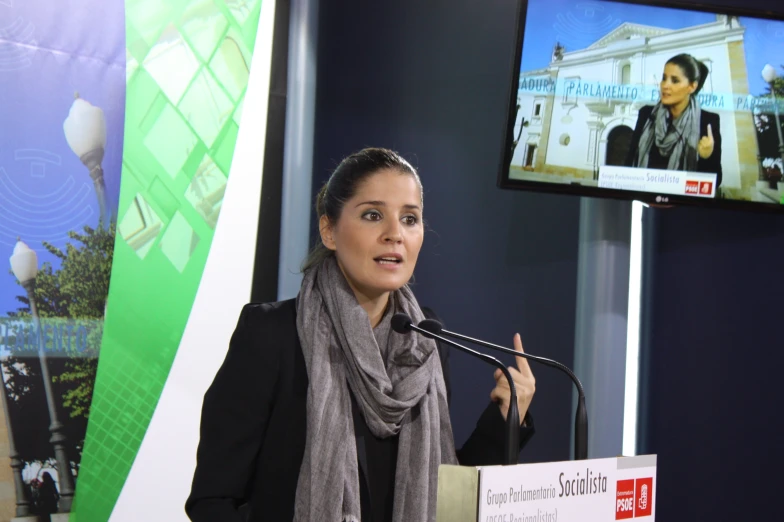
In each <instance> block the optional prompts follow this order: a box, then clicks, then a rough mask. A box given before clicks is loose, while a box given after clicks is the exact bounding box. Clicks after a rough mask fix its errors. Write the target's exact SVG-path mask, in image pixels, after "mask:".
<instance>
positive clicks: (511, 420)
mask: <svg viewBox="0 0 784 522" xmlns="http://www.w3.org/2000/svg"><path fill="white" fill-rule="evenodd" d="M407 322H408V325H405V328H406V329H407V330H414V331H416V332H419V333H421V334H422V335H424V336H425V337H428V338H430V339H435V340H437V341H441V342H442V343H444V344H448V345H449V346H454V347H455V348H457V349H458V350H460V351H462V352H465V353H467V354H470V355H473V356H474V357H478V358H479V359H482V360H483V361H485V362H488V363H490V364H492V365H494V366H497V367H498V368H500V369H501V371H502V372H504V375H505V376H506V380H507V381H508V382H509V391H510V392H511V396H510V397H509V411H508V412H507V414H506V437H505V438H504V464H517V463H518V460H519V458H518V456H519V454H520V411H519V410H518V408H517V389H516V388H515V384H514V380H513V379H512V374H511V373H509V369H508V368H507V367H506V365H505V364H504V363H502V362H501V361H499V360H498V359H496V358H495V357H493V356H491V355H487V354H484V353H481V352H477V351H476V350H472V349H471V348H468V347H466V346H463V345H462V344H458V343H456V342H454V341H452V340H451V339H447V338H446V337H442V336H440V335H438V334H435V333H433V332H431V331H429V330H425V329H424V328H420V327H419V326H416V325H415V324H413V323H411V320H410V319H408V321H407ZM393 329H395V331H397V332H399V333H402V332H401V331H400V330H398V329H397V328H395V321H394V320H393Z"/></svg>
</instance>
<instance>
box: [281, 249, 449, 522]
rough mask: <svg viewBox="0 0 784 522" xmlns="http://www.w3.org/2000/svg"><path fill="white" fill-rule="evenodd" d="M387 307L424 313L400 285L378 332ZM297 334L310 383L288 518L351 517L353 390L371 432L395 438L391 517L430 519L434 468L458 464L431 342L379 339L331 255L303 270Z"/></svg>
mask: <svg viewBox="0 0 784 522" xmlns="http://www.w3.org/2000/svg"><path fill="white" fill-rule="evenodd" d="M394 311H398V312H405V313H406V314H408V315H409V316H410V317H411V318H412V320H413V321H414V322H419V321H421V320H422V319H424V315H423V314H422V310H421V309H420V307H419V304H418V303H417V301H416V298H415V297H414V295H413V293H412V292H411V290H410V289H409V288H408V287H407V286H404V287H403V288H401V289H399V290H397V291H395V292H392V294H391V295H390V304H389V307H388V310H387V313H385V315H384V318H383V319H382V325H381V329H382V330H384V331H386V332H389V329H388V327H389V324H388V323H389V321H390V318H391V315H392V313H393V312H394ZM297 333H298V335H299V339H300V344H301V345H302V352H303V355H304V357H305V366H306V368H307V371H308V381H309V383H308V392H307V421H306V426H307V434H306V438H305V453H304V456H303V459H302V465H301V467H300V473H299V480H298V482H297V494H296V501H295V512H294V520H295V521H297V522H311V521H316V520H318V521H329V522H332V521H334V522H340V521H343V520H346V521H359V520H360V517H361V507H360V498H359V469H358V464H357V461H358V459H357V448H356V439H355V431H354V421H353V416H352V409H351V393H353V394H354V397H355V399H356V401H357V404H358V406H359V408H360V411H361V413H362V417H363V418H364V420H365V422H366V423H367V425H368V428H369V429H370V431H371V432H372V433H373V434H374V435H375V436H376V437H379V438H386V437H391V436H395V435H398V436H399V440H398V456H397V468H396V471H395V495H394V504H393V520H394V521H395V522H404V521H405V522H415V521H427V522H431V521H435V504H436V492H437V481H438V466H439V465H440V464H442V463H444V464H456V463H457V457H456V455H455V448H454V441H453V439H452V426H451V423H450V420H449V406H448V404H447V400H446V386H445V384H444V377H443V374H442V372H441V364H440V360H439V357H438V355H437V353H435V352H436V344H435V342H434V341H432V340H429V339H425V338H423V337H421V336H416V335H415V334H413V333H412V334H410V335H401V334H398V333H395V332H389V333H388V336H387V338H386V341H384V340H383V339H384V337H385V336H384V335H381V336H379V338H380V339H381V340H382V344H383V343H384V342H385V343H386V346H379V342H378V341H377V339H376V336H375V335H374V332H373V329H372V328H371V326H370V321H369V319H368V315H367V313H366V312H365V310H364V309H363V308H362V306H361V305H360V304H359V302H358V301H357V299H356V297H355V296H354V293H353V291H352V290H351V288H350V287H349V285H348V282H347V281H346V279H345V277H344V276H343V273H342V272H341V270H340V267H339V266H338V265H337V261H336V260H335V258H334V257H328V258H327V259H325V260H324V261H323V262H322V263H320V264H319V265H316V266H314V267H313V268H311V269H310V270H308V271H307V272H306V273H305V277H304V279H303V281H302V287H301V289H300V294H299V297H298V299H297Z"/></svg>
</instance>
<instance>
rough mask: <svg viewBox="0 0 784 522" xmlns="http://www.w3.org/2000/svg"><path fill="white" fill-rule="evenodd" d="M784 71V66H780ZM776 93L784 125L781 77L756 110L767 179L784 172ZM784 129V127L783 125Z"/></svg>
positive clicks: (783, 82)
mask: <svg viewBox="0 0 784 522" xmlns="http://www.w3.org/2000/svg"><path fill="white" fill-rule="evenodd" d="M780 68H781V69H782V70H783V71H784V65H783V66H780ZM774 93H775V95H776V101H777V104H778V107H779V120H780V121H781V122H782V124H784V110H782V108H783V107H784V77H782V76H781V75H780V76H778V77H777V78H775V79H774V80H773V82H772V83H771V84H769V85H768V86H767V87H766V89H765V92H764V93H763V94H761V95H760V96H758V102H762V103H758V105H757V106H756V108H755V109H754V125H755V126H756V127H757V138H758V142H759V155H760V161H761V163H762V168H763V170H764V173H765V175H766V177H771V176H773V177H776V178H780V177H781V173H782V172H783V171H784V165H782V158H781V155H780V154H779V135H778V132H777V130H776V116H775V112H774V106H773V98H774V96H773V95H774ZM782 129H784V125H782Z"/></svg>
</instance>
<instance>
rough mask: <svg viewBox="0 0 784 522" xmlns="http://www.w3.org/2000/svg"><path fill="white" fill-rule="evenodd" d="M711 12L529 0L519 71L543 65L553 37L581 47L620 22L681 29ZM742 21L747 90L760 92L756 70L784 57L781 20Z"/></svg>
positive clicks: (571, 46) (710, 19)
mask: <svg viewBox="0 0 784 522" xmlns="http://www.w3.org/2000/svg"><path fill="white" fill-rule="evenodd" d="M715 20H716V15H715V14H711V13H706V12H700V11H689V10H683V9H670V8H662V7H651V6H645V5H634V4H625V3H621V2H609V1H601V0H599V1H597V0H591V1H579V0H577V1H576V0H528V14H527V17H526V25H525V34H524V36H523V38H524V40H523V57H522V67H521V70H522V71H530V70H533V69H539V68H542V67H546V66H547V65H548V64H549V63H550V57H551V56H552V52H553V46H554V45H555V43H556V42H560V43H561V45H563V46H565V47H566V50H567V51H575V50H579V49H584V48H585V47H588V46H589V45H591V44H592V43H594V42H596V41H597V40H599V39H600V38H601V37H603V36H604V35H606V34H607V33H609V32H610V31H612V30H613V29H615V28H616V27H618V26H619V25H621V24H623V23H625V22H631V23H635V24H641V25H649V26H654V27H661V28H665V29H683V28H685V27H690V26H694V25H701V24H705V23H710V22H713V21H715ZM740 21H741V24H742V25H743V26H745V27H746V34H745V49H746V66H747V68H748V76H749V91H750V92H751V94H753V95H759V94H762V93H764V92H765V89H766V84H765V82H764V81H763V79H762V76H761V74H760V73H761V71H762V68H763V67H764V66H765V64H767V63H771V64H772V65H774V66H776V67H777V68H778V70H779V73H780V74H782V73H783V72H784V71H782V70H781V68H780V67H779V66H780V65H781V64H782V63H784V22H782V21H775V20H762V19H754V18H748V17H741V19H740Z"/></svg>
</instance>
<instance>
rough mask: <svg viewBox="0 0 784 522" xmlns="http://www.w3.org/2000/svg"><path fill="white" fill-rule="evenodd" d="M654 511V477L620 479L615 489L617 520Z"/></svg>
mask: <svg viewBox="0 0 784 522" xmlns="http://www.w3.org/2000/svg"><path fill="white" fill-rule="evenodd" d="M652 513H653V477H648V478H642V479H636V480H635V479H628V480H619V481H618V483H617V486H616V489H615V520H624V519H627V518H638V517H648V516H651V514H652Z"/></svg>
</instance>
